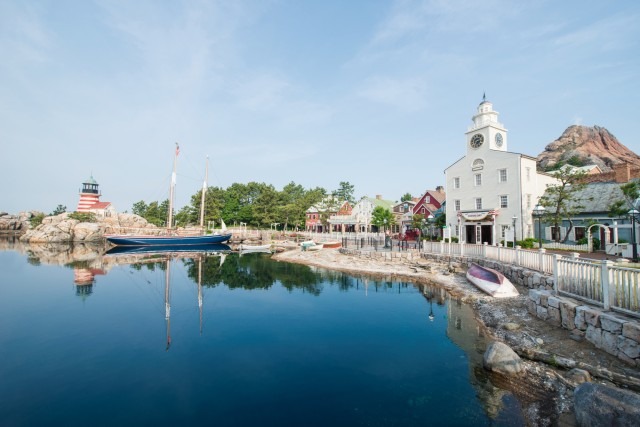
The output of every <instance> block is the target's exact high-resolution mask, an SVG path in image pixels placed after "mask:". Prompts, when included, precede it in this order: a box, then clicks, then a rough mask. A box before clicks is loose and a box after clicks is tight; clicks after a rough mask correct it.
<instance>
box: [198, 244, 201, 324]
mask: <svg viewBox="0 0 640 427" xmlns="http://www.w3.org/2000/svg"><path fill="white" fill-rule="evenodd" d="M198 309H199V311H200V335H201V336H202V255H201V256H200V257H199V258H198Z"/></svg>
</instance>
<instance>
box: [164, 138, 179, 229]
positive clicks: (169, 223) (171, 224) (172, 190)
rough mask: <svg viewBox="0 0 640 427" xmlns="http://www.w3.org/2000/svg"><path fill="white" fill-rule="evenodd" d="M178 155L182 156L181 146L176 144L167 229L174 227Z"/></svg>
mask: <svg viewBox="0 0 640 427" xmlns="http://www.w3.org/2000/svg"><path fill="white" fill-rule="evenodd" d="M178 154H180V146H179V145H178V143H177V142H176V153H175V155H174V156H173V172H172V173H171V187H169V220H168V221H167V229H168V230H171V227H173V197H174V195H173V193H174V192H175V187H176V164H177V163H178Z"/></svg>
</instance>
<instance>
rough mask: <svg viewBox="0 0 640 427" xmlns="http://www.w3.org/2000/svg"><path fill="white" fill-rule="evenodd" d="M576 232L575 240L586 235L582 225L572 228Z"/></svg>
mask: <svg viewBox="0 0 640 427" xmlns="http://www.w3.org/2000/svg"><path fill="white" fill-rule="evenodd" d="M574 230H575V233H576V241H578V240H580V239H584V238H585V237H586V235H585V231H584V227H576V228H574Z"/></svg>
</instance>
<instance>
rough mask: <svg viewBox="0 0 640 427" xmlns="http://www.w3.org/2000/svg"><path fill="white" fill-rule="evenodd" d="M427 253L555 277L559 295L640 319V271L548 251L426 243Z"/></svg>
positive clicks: (465, 244)
mask: <svg viewBox="0 0 640 427" xmlns="http://www.w3.org/2000/svg"><path fill="white" fill-rule="evenodd" d="M423 251H424V252H425V253H433V254H441V255H453V256H469V257H478V258H486V259H491V260H495V261H500V262H503V263H505V264H513V265H517V266H520V267H525V268H527V269H530V270H535V271H540V272H542V273H545V274H549V275H551V274H552V275H553V276H554V279H555V281H554V283H555V284H554V287H555V291H556V292H557V293H559V294H564V295H568V296H570V297H573V298H576V299H579V300H583V301H586V302H589V303H592V304H595V305H599V306H602V307H603V308H604V309H605V310H614V311H619V312H622V313H625V314H628V315H631V316H636V317H640V269H635V268H628V267H623V266H617V265H615V264H614V263H613V262H611V261H594V260H587V259H584V258H580V257H579V254H578V253H570V254H569V255H564V256H563V255H557V254H548V253H546V249H544V248H542V249H539V250H537V251H532V250H523V249H520V248H518V247H516V249H513V248H505V247H500V246H489V245H476V244H470V243H444V242H425V244H424V246H423Z"/></svg>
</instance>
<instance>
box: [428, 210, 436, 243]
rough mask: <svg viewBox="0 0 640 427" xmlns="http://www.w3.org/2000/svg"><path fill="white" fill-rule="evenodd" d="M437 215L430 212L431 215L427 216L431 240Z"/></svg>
mask: <svg viewBox="0 0 640 427" xmlns="http://www.w3.org/2000/svg"><path fill="white" fill-rule="evenodd" d="M435 219H436V217H435V216H433V214H429V216H428V217H427V220H428V221H429V230H430V235H429V238H430V239H431V240H433V222H434V221H435Z"/></svg>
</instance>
